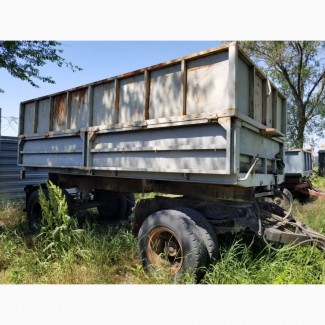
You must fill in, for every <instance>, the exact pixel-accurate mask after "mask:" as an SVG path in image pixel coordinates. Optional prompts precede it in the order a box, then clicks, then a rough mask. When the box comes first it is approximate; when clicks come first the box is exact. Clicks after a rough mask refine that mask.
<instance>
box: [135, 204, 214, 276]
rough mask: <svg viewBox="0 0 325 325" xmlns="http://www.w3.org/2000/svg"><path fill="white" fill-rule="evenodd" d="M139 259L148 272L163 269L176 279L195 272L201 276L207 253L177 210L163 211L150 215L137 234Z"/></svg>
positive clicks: (193, 230)
mask: <svg viewBox="0 0 325 325" xmlns="http://www.w3.org/2000/svg"><path fill="white" fill-rule="evenodd" d="M138 250H139V257H140V260H141V261H142V263H143V266H144V267H145V269H146V270H147V271H149V272H150V271H153V270H164V271H165V272H167V273H168V274H169V275H172V276H177V275H180V274H181V273H184V272H185V271H189V270H192V271H194V272H195V274H196V275H197V276H199V275H200V267H202V266H205V264H206V261H207V255H208V254H207V250H206V248H205V246H204V244H203V243H202V241H201V240H200V239H199V238H198V236H197V233H196V228H195V227H193V224H192V223H191V222H190V221H189V220H188V218H185V217H184V213H182V212H180V211H177V210H162V211H158V212H155V213H153V214H151V215H149V216H148V217H147V218H146V219H145V221H144V222H143V224H142V226H141V227H140V230H139V234H138Z"/></svg>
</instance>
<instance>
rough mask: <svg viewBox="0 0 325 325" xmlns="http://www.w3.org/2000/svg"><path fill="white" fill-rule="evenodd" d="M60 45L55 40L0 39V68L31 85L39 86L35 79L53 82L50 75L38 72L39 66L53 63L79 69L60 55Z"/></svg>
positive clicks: (0, 90) (61, 51) (75, 69)
mask: <svg viewBox="0 0 325 325" xmlns="http://www.w3.org/2000/svg"><path fill="white" fill-rule="evenodd" d="M60 46H61V43H60V42H56V41H0V69H2V68H3V69H6V70H7V71H8V73H9V74H10V75H12V76H13V77H15V78H19V79H21V80H24V81H27V82H29V83H30V84H31V85H32V86H33V87H39V86H38V85H37V84H36V82H35V80H39V81H42V82H47V83H52V84H54V83H55V81H54V80H53V79H52V77H51V76H42V75H41V74H40V70H39V68H41V67H42V66H44V65H45V64H47V63H54V64H56V65H57V66H59V67H67V68H69V69H71V70H72V71H77V70H81V68H80V67H78V66H75V65H73V64H72V63H71V62H68V61H67V60H66V59H65V58H63V57H62V56H61V55H62V53H63V50H62V49H60ZM0 92H3V90H2V89H0Z"/></svg>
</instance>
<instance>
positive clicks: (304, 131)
mask: <svg viewBox="0 0 325 325" xmlns="http://www.w3.org/2000/svg"><path fill="white" fill-rule="evenodd" d="M240 45H241V46H242V47H243V49H244V50H246V52H248V54H249V55H250V56H251V57H252V58H253V60H254V61H255V62H256V63H257V64H259V65H260V67H261V68H262V69H263V70H264V71H265V72H266V74H267V75H268V76H269V77H270V78H271V79H272V80H273V82H274V83H275V84H276V85H277V86H279V87H280V90H281V91H282V92H283V93H284V94H285V95H286V97H287V108H288V131H287V139H288V145H289V146H292V147H298V148H302V147H303V144H304V143H305V144H306V142H307V141H311V144H312V140H311V137H312V136H315V135H321V134H322V133H323V130H324V127H325V91H324V87H325V65H324V60H325V53H324V48H325V42H320V41H317V42H316V41H244V42H240Z"/></svg>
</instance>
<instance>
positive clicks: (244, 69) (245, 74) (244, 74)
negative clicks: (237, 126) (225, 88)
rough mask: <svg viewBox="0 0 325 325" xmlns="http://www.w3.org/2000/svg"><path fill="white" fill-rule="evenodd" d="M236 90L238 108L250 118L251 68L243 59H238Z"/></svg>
mask: <svg viewBox="0 0 325 325" xmlns="http://www.w3.org/2000/svg"><path fill="white" fill-rule="evenodd" d="M236 90H237V91H236V103H237V107H236V108H237V109H238V110H239V111H240V112H241V113H242V114H245V115H247V116H249V67H248V65H247V64H246V63H245V62H244V61H243V60H242V59H241V58H238V71H237V81H236Z"/></svg>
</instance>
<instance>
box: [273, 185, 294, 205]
mask: <svg viewBox="0 0 325 325" xmlns="http://www.w3.org/2000/svg"><path fill="white" fill-rule="evenodd" d="M274 194H275V196H274V197H273V199H272V201H273V203H275V204H277V205H278V206H279V207H281V208H282V209H284V210H289V208H290V205H291V204H292V202H293V197H292V194H291V192H290V191H289V190H287V189H286V188H284V189H283V190H282V191H274Z"/></svg>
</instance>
